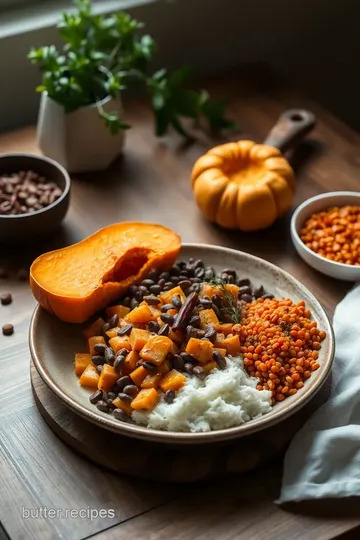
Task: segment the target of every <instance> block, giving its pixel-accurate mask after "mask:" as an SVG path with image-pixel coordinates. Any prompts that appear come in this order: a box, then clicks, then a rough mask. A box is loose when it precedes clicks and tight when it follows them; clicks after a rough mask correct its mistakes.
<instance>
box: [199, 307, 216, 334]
mask: <svg viewBox="0 0 360 540" xmlns="http://www.w3.org/2000/svg"><path fill="white" fill-rule="evenodd" d="M199 317H200V328H201V330H204V328H205V326H206V325H208V324H212V325H213V326H216V325H217V324H219V319H218V318H217V316H216V313H215V311H214V310H213V309H203V310H202V311H199Z"/></svg>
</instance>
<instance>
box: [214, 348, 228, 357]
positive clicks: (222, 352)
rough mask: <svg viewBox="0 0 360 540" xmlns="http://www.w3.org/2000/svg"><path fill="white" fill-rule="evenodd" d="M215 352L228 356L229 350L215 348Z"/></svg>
mask: <svg viewBox="0 0 360 540" xmlns="http://www.w3.org/2000/svg"><path fill="white" fill-rule="evenodd" d="M214 351H217V352H219V353H220V354H221V356H226V354H227V350H226V349H223V348H222V347H214Z"/></svg>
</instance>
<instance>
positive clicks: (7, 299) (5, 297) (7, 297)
mask: <svg viewBox="0 0 360 540" xmlns="http://www.w3.org/2000/svg"><path fill="white" fill-rule="evenodd" d="M0 301H1V305H3V306H8V305H9V304H11V302H12V296H11V294H10V293H4V294H2V295H1V296H0Z"/></svg>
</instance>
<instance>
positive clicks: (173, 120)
mask: <svg viewBox="0 0 360 540" xmlns="http://www.w3.org/2000/svg"><path fill="white" fill-rule="evenodd" d="M171 125H172V126H173V127H174V128H175V129H176V131H177V132H178V133H180V135H182V136H183V137H185V138H186V139H189V140H191V139H193V138H194V137H193V136H192V135H190V133H189V132H188V131H186V129H185V128H184V126H183V125H182V123H181V121H180V120H179V118H178V116H173V117H172V118H171Z"/></svg>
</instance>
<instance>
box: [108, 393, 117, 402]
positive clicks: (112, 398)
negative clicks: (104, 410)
mask: <svg viewBox="0 0 360 540" xmlns="http://www.w3.org/2000/svg"><path fill="white" fill-rule="evenodd" d="M107 398H108V399H109V400H110V401H114V399H116V394H115V392H108V393H107Z"/></svg>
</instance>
